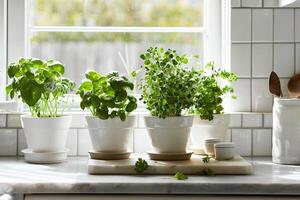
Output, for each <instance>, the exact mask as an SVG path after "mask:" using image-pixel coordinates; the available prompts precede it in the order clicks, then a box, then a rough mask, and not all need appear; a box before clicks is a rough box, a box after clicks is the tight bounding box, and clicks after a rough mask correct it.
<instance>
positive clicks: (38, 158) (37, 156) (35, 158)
mask: <svg viewBox="0 0 300 200" xmlns="http://www.w3.org/2000/svg"><path fill="white" fill-rule="evenodd" d="M68 151H69V149H65V150H64V151H57V152H41V153H40V152H33V151H32V150H31V149H23V150H22V153H24V158H25V161H26V162H29V163H36V164H53V163H60V162H63V161H65V160H66V159H67V155H68Z"/></svg>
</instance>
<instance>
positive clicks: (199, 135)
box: [190, 62, 237, 154]
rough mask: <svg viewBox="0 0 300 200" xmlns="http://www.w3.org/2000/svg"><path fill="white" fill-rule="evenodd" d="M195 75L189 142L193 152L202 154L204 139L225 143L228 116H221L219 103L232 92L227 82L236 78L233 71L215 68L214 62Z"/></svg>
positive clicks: (221, 110)
mask: <svg viewBox="0 0 300 200" xmlns="http://www.w3.org/2000/svg"><path fill="white" fill-rule="evenodd" d="M198 76H199V77H198V80H199V81H198V82H197V86H196V93H195V97H194V106H193V108H192V109H190V111H192V113H194V114H195V118H194V128H193V130H192V133H191V142H192V145H193V146H192V149H193V150H194V153H198V152H199V153H200V154H201V153H203V142H204V140H205V139H209V138H217V139H220V140H222V141H224V140H225V137H226V133H227V129H228V125H229V120H230V116H229V114H224V112H223V110H224V108H223V105H222V103H223V99H224V97H225V95H228V94H231V93H233V88H232V87H230V83H232V82H233V81H236V80H237V77H236V75H235V74H234V73H232V72H227V71H225V70H221V69H216V68H215V66H214V63H213V62H210V63H208V64H207V65H206V67H205V69H204V70H203V71H200V73H199V74H198ZM231 97H232V98H236V97H235V96H233V95H231Z"/></svg>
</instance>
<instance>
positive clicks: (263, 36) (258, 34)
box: [252, 9, 273, 42]
mask: <svg viewBox="0 0 300 200" xmlns="http://www.w3.org/2000/svg"><path fill="white" fill-rule="evenodd" d="M252 20H253V22H252V23H253V25H252V40H253V41H254V42H272V41H273V10H272V9H255V10H253V13H252Z"/></svg>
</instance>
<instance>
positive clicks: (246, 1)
mask: <svg viewBox="0 0 300 200" xmlns="http://www.w3.org/2000/svg"><path fill="white" fill-rule="evenodd" d="M242 6H243V7H262V0H242Z"/></svg>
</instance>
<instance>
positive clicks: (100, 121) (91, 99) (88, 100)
mask: <svg viewBox="0 0 300 200" xmlns="http://www.w3.org/2000/svg"><path fill="white" fill-rule="evenodd" d="M133 88H134V85H133V83H132V82H130V81H129V80H128V79H127V78H126V77H124V76H120V75H119V73H118V72H112V73H110V74H108V75H107V76H103V75H101V74H99V73H97V72H95V71H89V72H87V73H86V79H85V80H83V82H82V83H81V84H80V86H79V89H78V91H77V94H79V95H80V97H81V103H80V107H81V108H82V109H83V110H84V109H86V108H87V109H89V110H90V112H91V114H92V115H88V116H86V121H87V123H88V129H89V133H90V138H91V141H92V145H93V152H94V153H111V154H114V153H127V152H129V150H130V149H129V147H130V139H131V138H132V128H133V127H134V125H135V121H136V117H135V116H133V115H129V114H130V113H131V112H132V111H134V110H135V109H136V108H137V100H136V98H135V97H134V96H132V95H129V94H128V90H133ZM128 155H130V154H128ZM108 159H109V158H108Z"/></svg>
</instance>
